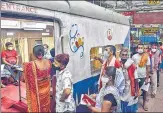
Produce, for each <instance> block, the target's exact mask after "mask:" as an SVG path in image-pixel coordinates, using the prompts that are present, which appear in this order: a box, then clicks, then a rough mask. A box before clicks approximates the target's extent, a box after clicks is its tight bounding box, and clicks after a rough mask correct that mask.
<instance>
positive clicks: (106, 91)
mask: <svg viewBox="0 0 163 113" xmlns="http://www.w3.org/2000/svg"><path fill="white" fill-rule="evenodd" d="M115 75H116V68H115V67H113V66H109V67H107V68H106V71H105V72H104V76H102V78H101V79H102V81H103V82H105V86H103V87H102V88H101V89H100V92H99V94H93V95H91V96H92V98H94V99H96V106H95V107H93V106H91V105H90V104H89V105H88V104H87V105H79V106H78V107H77V108H76V112H77V113H78V112H121V105H120V94H119V91H118V89H117V88H116V87H115V86H114V80H115Z"/></svg>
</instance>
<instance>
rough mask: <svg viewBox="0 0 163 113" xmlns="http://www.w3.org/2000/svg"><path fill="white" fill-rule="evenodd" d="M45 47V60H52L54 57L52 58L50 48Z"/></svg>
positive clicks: (45, 45)
mask: <svg viewBox="0 0 163 113" xmlns="http://www.w3.org/2000/svg"><path fill="white" fill-rule="evenodd" d="M43 46H44V52H45V54H44V58H45V59H51V58H52V56H51V54H50V51H49V46H48V45H47V44H44V45H43Z"/></svg>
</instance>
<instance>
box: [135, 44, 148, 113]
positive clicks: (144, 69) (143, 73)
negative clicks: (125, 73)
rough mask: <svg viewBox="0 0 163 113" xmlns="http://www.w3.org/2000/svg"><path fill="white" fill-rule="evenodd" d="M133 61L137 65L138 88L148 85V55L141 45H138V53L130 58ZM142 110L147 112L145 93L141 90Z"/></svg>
mask: <svg viewBox="0 0 163 113" xmlns="http://www.w3.org/2000/svg"><path fill="white" fill-rule="evenodd" d="M132 59H133V61H134V62H135V64H136V65H137V73H138V78H139V80H140V82H139V87H140V88H141V87H142V85H143V84H144V82H145V84H148V82H149V75H150V58H149V55H148V54H146V53H144V46H143V44H139V45H138V53H137V54H135V55H133V56H132ZM143 108H144V110H145V111H147V110H148V107H147V92H146V91H144V90H143Z"/></svg>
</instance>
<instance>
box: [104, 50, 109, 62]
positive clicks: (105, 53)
mask: <svg viewBox="0 0 163 113" xmlns="http://www.w3.org/2000/svg"><path fill="white" fill-rule="evenodd" d="M108 57H109V53H108V52H107V51H104V59H105V60H106V59H108Z"/></svg>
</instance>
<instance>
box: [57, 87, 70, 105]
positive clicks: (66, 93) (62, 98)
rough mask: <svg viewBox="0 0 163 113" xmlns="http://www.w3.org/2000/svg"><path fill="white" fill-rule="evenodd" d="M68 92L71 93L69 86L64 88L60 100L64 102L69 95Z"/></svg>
mask: <svg viewBox="0 0 163 113" xmlns="http://www.w3.org/2000/svg"><path fill="white" fill-rule="evenodd" d="M70 93H71V89H70V88H66V89H64V91H63V93H62V96H61V99H60V101H61V102H64V101H65V100H66V99H67V98H68V97H69V95H70Z"/></svg>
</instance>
